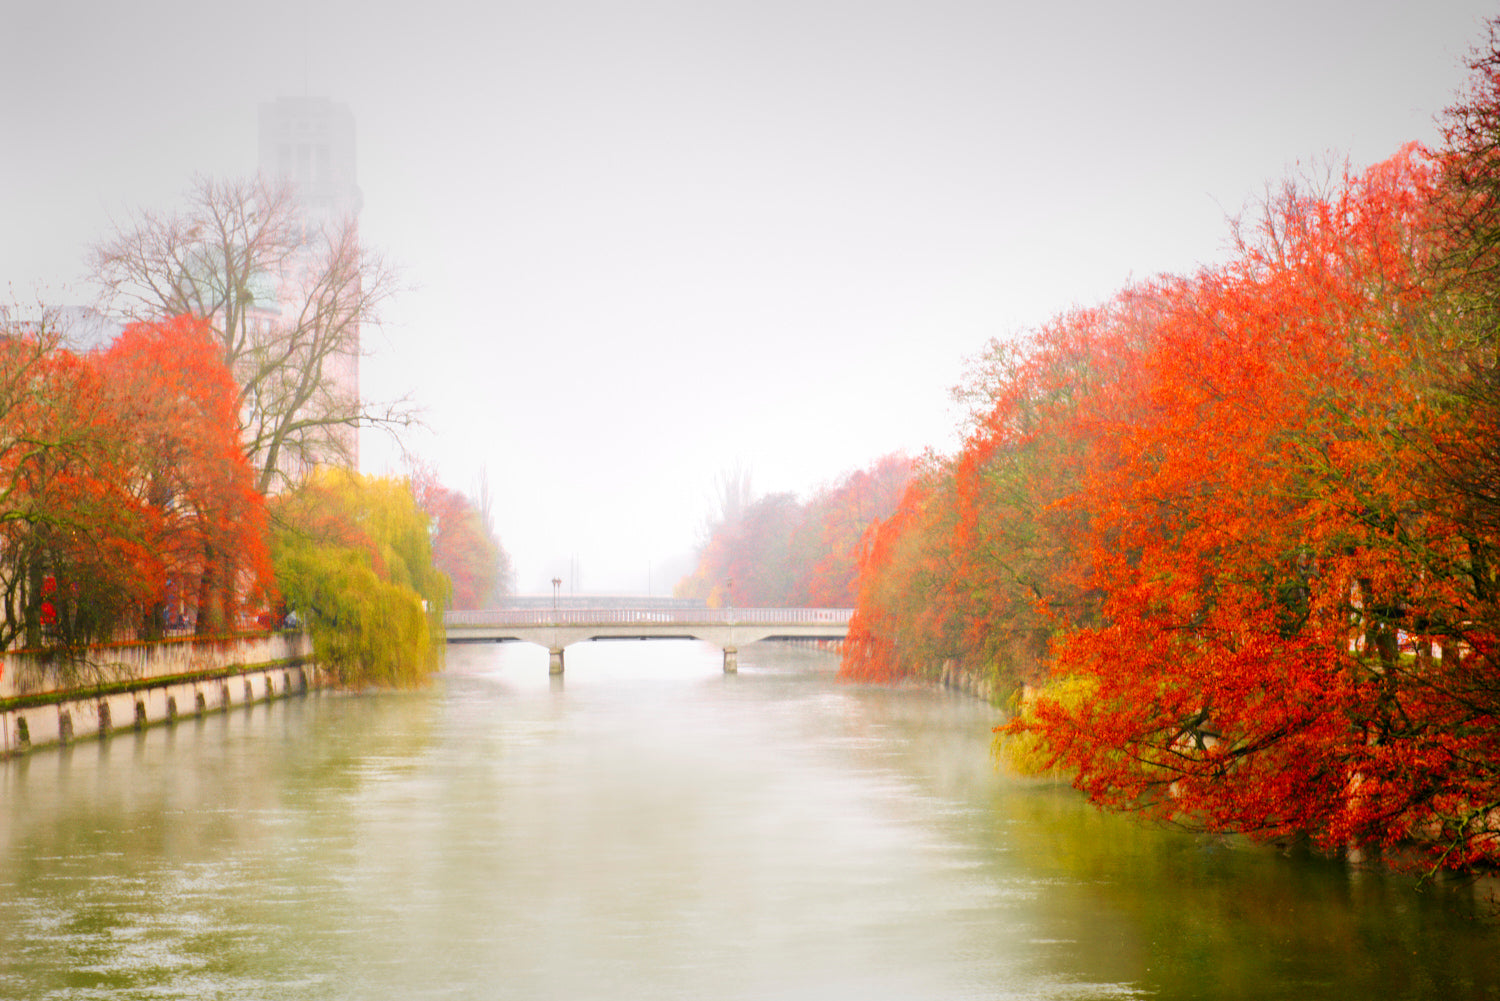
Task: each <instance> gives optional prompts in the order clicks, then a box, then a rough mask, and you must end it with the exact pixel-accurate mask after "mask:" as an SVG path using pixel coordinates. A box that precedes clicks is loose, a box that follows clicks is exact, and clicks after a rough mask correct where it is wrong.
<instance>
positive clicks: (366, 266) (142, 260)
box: [89, 176, 415, 492]
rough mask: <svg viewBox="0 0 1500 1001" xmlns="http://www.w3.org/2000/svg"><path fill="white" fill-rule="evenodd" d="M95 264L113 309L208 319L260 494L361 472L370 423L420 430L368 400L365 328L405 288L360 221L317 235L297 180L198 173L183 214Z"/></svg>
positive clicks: (130, 229) (137, 232)
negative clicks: (362, 379)
mask: <svg viewBox="0 0 1500 1001" xmlns="http://www.w3.org/2000/svg"><path fill="white" fill-rule="evenodd" d="M89 267H90V271H91V277H92V280H93V281H94V283H95V284H97V285H98V286H99V288H100V291H101V302H102V304H103V305H104V306H106V307H107V308H111V309H117V310H120V311H122V312H123V313H125V314H126V315H127V316H130V317H131V318H133V319H157V318H162V317H167V316H175V315H179V314H182V313H192V314H194V315H197V316H202V317H205V318H207V319H208V321H209V323H210V324H211V325H212V327H213V329H214V332H215V334H216V335H217V336H218V338H219V340H220V342H221V343H222V344H223V347H224V359H225V361H226V363H227V364H228V365H229V366H230V368H231V370H232V371H233V372H234V376H235V380H236V382H237V383H238V384H239V387H240V401H239V403H240V419H241V422H242V428H241V440H242V442H243V444H244V448H245V451H246V454H247V455H249V456H250V459H251V461H252V463H253V464H254V465H255V467H256V478H257V486H258V487H259V488H260V490H261V491H262V492H266V491H269V490H271V489H272V488H273V487H274V486H276V485H277V484H278V483H285V482H288V481H290V480H292V479H294V478H296V477H297V476H299V475H300V474H301V473H302V472H303V471H304V470H306V469H307V468H309V467H310V466H311V465H313V464H315V463H317V462H335V463H340V464H346V465H347V464H351V463H352V461H353V459H354V456H355V442H356V441H357V435H358V430H359V428H361V427H384V428H387V429H390V430H393V431H394V430H396V429H399V428H402V427H407V426H410V425H411V424H412V423H414V419H415V418H414V413H413V411H412V408H411V407H410V406H409V405H408V403H407V401H405V400H399V401H395V402H391V403H383V404H369V403H365V402H363V401H362V400H361V399H360V398H359V387H358V378H357V373H358V367H357V358H358V355H359V351H360V344H359V331H360V327H361V325H362V324H369V323H373V322H375V320H376V319H377V318H378V317H377V314H378V311H379V308H380V306H381V305H382V304H383V303H384V302H385V301H386V300H387V299H388V298H389V297H390V296H391V295H392V293H393V292H394V291H395V276H394V273H393V271H392V270H391V268H390V267H389V265H387V264H386V262H385V261H384V260H383V259H382V258H381V257H380V256H379V255H376V254H373V253H371V252H369V251H367V250H366V249H365V248H364V247H363V246H362V245H361V244H360V241H359V233H358V229H357V228H356V226H355V224H354V222H353V220H346V221H344V222H343V223H341V224H339V225H338V226H336V227H332V228H330V229H327V230H323V229H317V228H314V227H313V226H311V225H310V224H309V223H308V222H307V220H306V218H305V217H304V215H303V213H302V210H301V206H300V204H299V202H298V200H297V197H296V192H295V188H293V187H292V186H291V185H290V184H287V183H283V182H278V181H273V180H270V179H268V178H266V177H264V176H261V177H256V178H253V179H250V180H238V181H219V180H214V179H212V178H207V177H199V178H197V179H195V181H194V182H193V185H192V188H191V189H190V191H189V195H188V199H187V205H186V208H185V209H183V210H182V211H181V212H180V213H177V214H173V215H161V214H157V213H154V212H142V213H140V215H139V217H138V218H137V219H136V220H135V221H134V222H133V223H132V224H130V225H128V226H119V227H117V228H116V230H115V233H114V234H113V235H112V236H111V237H110V238H109V239H107V240H104V241H102V242H100V243H98V244H96V245H95V246H94V247H93V248H92V251H91V254H90V259H89Z"/></svg>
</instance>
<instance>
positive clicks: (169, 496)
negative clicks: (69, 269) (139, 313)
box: [100, 316, 272, 634]
mask: <svg viewBox="0 0 1500 1001" xmlns="http://www.w3.org/2000/svg"><path fill="white" fill-rule="evenodd" d="M100 364H101V366H102V369H103V371H104V373H105V374H106V377H107V380H108V384H109V386H110V389H111V391H112V393H113V398H114V407H115V409H116V411H117V413H118V414H119V415H120V418H121V420H122V421H123V422H124V424H125V426H126V427H128V428H130V430H131V436H130V442H131V448H130V453H129V470H130V476H129V480H128V482H129V484H130V487H131V489H132V491H133V492H134V494H135V497H136V500H137V501H138V502H139V503H140V504H141V505H143V506H145V507H146V508H148V509H149V510H151V511H152V512H153V513H154V514H155V516H156V519H157V527H156V533H157V535H156V538H155V540H154V546H153V549H154V551H155V553H156V554H157V555H158V557H159V558H160V559H161V560H162V561H163V564H164V569H165V573H166V575H167V579H168V581H170V585H169V587H164V588H163V589H162V591H161V594H160V601H159V603H158V608H157V619H158V620H159V621H162V620H165V618H166V617H167V616H168V615H169V614H170V613H171V612H173V611H175V610H174V609H169V608H167V604H168V601H169V599H171V598H175V599H177V600H179V601H181V602H182V603H183V604H184V605H186V606H187V608H189V609H191V610H193V611H194V612H195V614H196V629H197V631H198V633H199V634H216V633H221V632H223V631H225V630H226V629H229V628H232V627H233V626H234V625H235V624H236V613H237V612H238V611H239V610H240V608H241V606H242V605H244V604H245V603H246V601H247V600H255V601H260V600H263V597H264V592H265V590H266V589H267V588H269V586H270V585H271V581H272V577H271V570H270V556H269V551H268V548H267V541H266V538H267V537H266V532H267V524H266V511H265V503H264V499H263V498H262V497H261V495H260V494H259V493H258V492H257V491H256V489H255V483H254V470H253V469H252V467H251V466H250V464H249V461H248V460H247V458H246V456H245V453H244V450H243V448H242V446H241V442H240V439H239V431H238V429H239V414H238V413H237V411H236V400H237V398H238V390H237V388H236V385H235V382H234V379H233V377H232V376H231V374H230V372H229V370H228V368H227V367H226V366H225V364H224V362H223V351H222V349H221V348H220V347H219V345H218V344H216V343H215V341H214V339H213V337H212V333H211V331H210V330H209V328H208V327H207V325H206V324H205V323H204V322H203V321H201V320H198V319H196V318H193V317H186V316H184V317H177V318H174V319H171V320H165V321H162V322H158V323H136V324H132V325H131V326H129V327H127V328H126V329H125V331H124V332H123V333H122V334H121V335H120V337H119V338H118V339H117V340H116V341H115V342H114V344H113V345H112V346H111V347H110V348H109V350H108V351H107V352H106V353H105V354H104V355H103V357H102V358H101V359H100Z"/></svg>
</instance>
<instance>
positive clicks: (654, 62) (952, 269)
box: [0, 0, 1492, 594]
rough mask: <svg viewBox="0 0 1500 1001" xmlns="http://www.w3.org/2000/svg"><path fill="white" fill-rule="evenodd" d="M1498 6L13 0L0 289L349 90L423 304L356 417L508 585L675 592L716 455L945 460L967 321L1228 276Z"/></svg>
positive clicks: (968, 345) (772, 469)
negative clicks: (1236, 217)
mask: <svg viewBox="0 0 1500 1001" xmlns="http://www.w3.org/2000/svg"><path fill="white" fill-rule="evenodd" d="M1490 8H1491V5H1489V4H1485V3H1480V2H1478V0H1472V2H1471V0H1448V2H1442V3H1437V4H1415V3H1410V2H1375V3H1371V2H1362V3H1354V2H1341V3H1330V2H1321V3H1320V2H1317V0H1299V2H1296V3H1292V2H1275V3H1260V4H1205V3H1201V2H1180V3H1173V2H1167V3H1139V4H1120V3H1117V2H1104V0H1091V2H1075V3H1068V4H1042V3H1027V4H1020V3H1006V2H996V0H990V2H981V0H971V2H957V0H954V2H941V0H936V2H935V0H920V2H919V0H885V2H881V0H867V2H863V3H854V2H833V0H798V2H796V3H791V2H779V0H756V2H748V0H731V2H721V3H711V2H710V3H705V2H698V3H688V2H646V3H610V2H607V0H563V2H547V3H536V2H529V3H505V2H497V3H488V4H482V5H481V4H470V3H462V2H458V0H435V2H428V3H423V4H391V3H371V2H365V3H354V2H345V0H310V2H297V3H291V2H282V0H272V2H268V3H259V4H255V5H249V6H244V7H232V6H220V5H203V4H196V3H187V2H162V0H153V2H140V3H131V4H116V3H108V2H104V0H99V2H96V3H92V4H89V3H76V2H69V0H39V2H31V0H5V2H4V4H3V8H0V94H4V95H5V96H4V97H3V98H0V150H3V153H4V155H3V156H0V219H3V220H4V222H5V234H6V238H5V240H4V241H3V244H0V283H4V284H7V285H9V290H8V294H6V295H5V296H4V298H5V299H6V300H8V301H19V302H22V303H27V302H35V301H38V300H40V301H43V302H47V303H51V304H69V303H81V302H88V301H90V300H91V299H92V297H93V290H92V289H91V288H89V287H88V286H87V285H86V284H84V283H83V281H82V279H83V273H84V269H83V263H84V257H85V252H86V247H87V245H88V244H89V242H90V241H93V240H97V239H100V238H102V237H104V236H105V235H107V234H108V233H109V231H110V229H111V226H112V225H113V224H114V223H115V222H123V221H125V220H128V219H129V218H130V217H131V216H132V215H133V214H134V213H135V212H137V211H139V210H140V209H143V208H153V209H162V210H165V209H170V208H172V207H173V205H174V203H175V202H176V200H177V199H178V198H179V197H180V196H181V195H182V193H183V192H184V190H185V189H186V187H187V186H188V184H189V183H190V181H191V179H192V177H193V175H194V174H195V173H202V174H209V175H215V176H224V177H230V176H240V175H244V174H248V173H250V172H252V171H253V170H254V169H255V165H256V162H257V149H256V143H257V115H258V112H259V107H260V105H261V104H262V103H264V102H268V101H272V100H274V99H275V98H277V97H280V96H303V95H312V96H322V97H329V98H332V99H333V100H335V101H339V102H343V103H345V104H347V105H348V106H349V107H350V109H351V110H352V112H353V114H354V118H355V123H356V129H357V143H358V177H359V184H360V187H361V188H362V190H363V195H364V210H363V212H362V214H361V216H360V225H361V230H362V233H363V235H364V238H365V240H366V242H367V243H368V244H369V245H370V246H371V247H373V248H376V249H379V250H380V251H382V252H383V253H385V254H386V255H387V256H389V258H390V259H391V260H392V261H393V262H395V263H396V264H397V265H398V267H399V268H400V270H401V272H402V276H403V283H404V285H405V290H404V291H403V292H402V294H401V295H400V296H399V297H398V298H397V299H395V300H394V301H393V302H391V304H390V305H389V307H388V308H387V309H386V311H385V314H384V317H383V323H382V324H381V326H380V327H379V328H378V329H370V330H367V331H366V333H365V345H366V348H367V349H368V350H370V351H372V355H371V357H369V358H367V359H366V360H365V362H364V365H363V371H362V375H361V379H362V384H363V387H364V390H365V392H366V394H367V395H368V396H370V397H374V398H391V397H398V396H403V395H408V394H409V395H410V396H411V397H412V398H413V399H414V400H415V401H416V402H417V403H418V404H419V405H420V406H421V407H422V408H423V410H424V413H425V420H426V429H425V430H423V431H420V432H417V433H414V434H412V435H410V436H409V437H408V439H407V442H406V445H407V447H408V448H409V449H410V450H411V452H412V453H414V454H415V455H417V456H419V457H421V458H422V459H424V460H425V461H427V462H429V463H431V464H432V465H433V466H434V467H435V468H436V469H437V471H438V473H439V474H440V476H441V477H442V478H443V479H444V480H445V481H446V482H448V483H449V484H451V485H453V486H455V487H459V488H463V489H472V488H473V486H474V483H475V481H476V478H477V476H478V474H479V471H480V469H481V468H482V467H483V468H487V470H488V476H489V481H490V485H491V487H492V489H493V490H494V492H495V498H496V503H495V515H496V521H497V526H496V527H497V529H498V530H499V532H500V535H501V537H502V539H503V541H504V543H505V545H506V547H507V548H508V549H509V550H510V552H511V553H512V554H513V556H514V558H515V561H516V564H517V568H518V572H519V583H520V585H521V589H522V590H523V591H536V592H544V591H550V587H549V585H548V584H547V581H548V580H550V578H552V577H554V576H561V577H563V578H564V579H565V580H566V582H567V583H566V587H567V588H568V589H569V590H580V591H583V590H588V591H640V592H643V591H646V590H647V589H648V587H649V589H650V590H652V591H654V592H655V593H657V594H663V593H667V591H669V589H670V586H671V583H672V576H673V574H675V573H676V572H680V571H681V569H682V568H683V566H684V559H685V554H690V553H691V550H692V549H693V547H694V545H695V543H696V542H697V541H698V538H699V533H700V532H701V530H702V526H703V523H704V519H705V516H706V515H707V514H708V512H709V510H710V507H711V504H710V493H711V490H712V486H713V481H714V477H715V475H716V474H717V473H718V472H719V471H721V470H723V469H726V468H729V467H732V466H736V465H744V466H748V467H749V468H751V469H752V470H753V475H754V482H755V486H756V488H757V489H758V490H759V491H780V490H789V491H795V492H798V493H799V494H802V495H803V496H806V495H807V494H808V493H809V492H811V491H813V490H815V489H816V488H817V487H818V486H820V485H822V484H824V483H826V482H829V481H831V480H833V479H834V478H836V477H837V476H838V475H839V474H841V473H843V472H845V471H847V470H849V469H851V468H854V467H856V466H861V465H864V464H867V463H869V462H870V461H872V460H874V459H875V458H877V457H878V456H880V455H882V454H884V453H887V452H891V451H898V450H900V451H906V452H908V453H912V454H915V453H918V452H921V451H922V450H923V449H925V448H928V447H933V448H937V449H940V450H942V449H947V448H951V447H952V445H953V444H954V437H953V436H954V434H955V431H954V428H955V426H956V423H957V414H956V413H955V411H954V409H953V406H952V404H951V403H950V400H949V388H950V387H951V386H952V385H953V384H954V383H956V382H957V381H958V380H959V379H960V377H961V375H962V373H963V370H964V360H965V358H967V357H970V356H973V355H974V354H975V353H976V352H978V351H979V350H981V349H982V347H983V345H984V343H985V342H986V340H987V339H988V338H990V337H1005V336H1010V335H1012V334H1014V333H1016V332H1017V331H1020V330H1023V329H1025V328H1026V327H1027V326H1029V325H1034V324H1036V323H1039V322H1041V321H1043V320H1045V319H1046V318H1047V317H1048V316H1051V315H1054V314H1056V313H1058V312H1061V311H1063V310H1066V309H1068V308H1070V307H1072V306H1074V305H1086V304H1090V303H1094V302H1097V301H1099V300H1101V299H1103V298H1104V297H1106V296H1107V295H1109V294H1110V293H1111V292H1112V291H1114V290H1116V289H1118V288H1120V287H1121V286H1122V285H1124V284H1125V283H1127V282H1128V281H1130V280H1132V279H1133V278H1135V279H1139V278H1145V277H1148V276H1150V275H1152V274H1155V273H1158V272H1162V271H1173V272H1180V271H1187V270H1191V269H1193V268H1194V267H1196V266H1198V265H1199V264H1203V263H1208V262H1211V261H1214V260H1216V259H1218V257H1219V254H1220V251H1221V249H1222V248H1223V246H1224V241H1225V238H1226V236H1227V233H1228V228H1227V225H1226V218H1227V217H1228V216H1230V215H1232V214H1234V213H1236V212H1238V211H1239V210H1240V208H1241V207H1242V206H1243V205H1244V204H1245V203H1246V202H1247V200H1253V199H1254V198H1255V197H1256V196H1257V195H1258V194H1259V193H1260V192H1261V191H1263V190H1264V188H1265V186H1266V185H1267V184H1268V183H1272V182H1274V181H1275V180H1277V179H1278V178H1280V177H1282V176H1283V175H1284V174H1285V173H1287V172H1288V170H1290V169H1294V168H1295V166H1296V165H1297V164H1298V163H1304V164H1306V163H1309V162H1311V161H1314V160H1318V159H1326V158H1327V157H1329V156H1330V155H1332V156H1334V157H1347V158H1348V159H1349V160H1350V161H1351V162H1352V163H1354V164H1355V165H1364V164H1367V163H1370V162H1373V161H1375V160H1378V159H1381V158H1383V157H1385V156H1387V155H1389V154H1391V153H1393V152H1394V151H1395V150H1396V149H1397V147H1398V146H1399V145H1400V144H1402V143H1403V142H1406V141H1409V140H1420V141H1434V140H1435V139H1436V138H1437V129H1436V126H1435V118H1436V116H1437V115H1438V114H1439V113H1440V112H1441V110H1442V108H1443V107H1444V106H1446V105H1447V104H1449V103H1451V102H1452V100H1453V99H1454V97H1455V95H1456V93H1457V91H1458V89H1459V88H1460V87H1461V85H1462V83H1463V80H1464V78H1465V70H1464V68H1463V65H1462V63H1463V59H1464V57H1465V55H1466V53H1467V52H1468V51H1469V49H1470V48H1472V47H1473V46H1474V45H1476V44H1477V43H1479V41H1480V40H1481V38H1482V36H1483V30H1484V29H1483V18H1484V17H1486V16H1488V15H1489V14H1491V13H1492V10H1491V9H1490ZM0 291H4V290H0ZM362 449H363V465H364V467H365V469H366V471H367V472H373V473H400V472H402V471H403V470H404V468H405V467H404V462H405V458H404V457H403V455H402V453H401V451H400V450H399V449H398V448H396V447H395V446H394V445H393V444H392V443H391V442H389V441H388V440H387V439H385V438H383V437H381V436H378V435H370V436H368V437H367V438H366V439H365V440H364V442H363V445H362Z"/></svg>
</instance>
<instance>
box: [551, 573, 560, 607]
mask: <svg viewBox="0 0 1500 1001" xmlns="http://www.w3.org/2000/svg"><path fill="white" fill-rule="evenodd" d="M560 587H562V578H561V577H553V578H552V611H553V612H556V611H557V589H558V588H560Z"/></svg>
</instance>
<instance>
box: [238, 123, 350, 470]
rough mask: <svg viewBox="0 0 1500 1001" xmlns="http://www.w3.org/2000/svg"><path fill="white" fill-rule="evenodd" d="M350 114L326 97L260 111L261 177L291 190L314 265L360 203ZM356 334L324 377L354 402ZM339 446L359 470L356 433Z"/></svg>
mask: <svg viewBox="0 0 1500 1001" xmlns="http://www.w3.org/2000/svg"><path fill="white" fill-rule="evenodd" d="M354 152H355V146H354V113H353V112H352V111H350V110H349V106H348V105H347V104H341V103H339V102H337V101H332V100H330V99H328V98H326V97H280V98H277V99H276V100H275V101H272V102H269V103H266V104H262V105H261V106H260V172H261V173H262V174H263V175H266V176H268V177H275V178H279V179H282V180H286V181H290V182H292V184H293V185H295V187H296V190H297V195H298V198H299V200H300V202H301V205H302V213H303V217H304V221H305V223H306V226H307V232H308V234H309V237H310V240H309V259H310V260H316V258H317V255H318V254H319V251H321V250H323V249H326V243H325V242H324V241H323V240H321V239H320V238H319V234H322V233H331V232H334V231H336V230H337V229H338V228H339V227H341V226H343V225H344V224H345V222H348V223H350V224H353V225H357V224H358V221H359V210H360V208H361V206H362V205H363V202H364V196H363V195H362V194H361V193H360V190H359V183H358V179H357V175H356V173H355V156H354ZM359 354H360V350H359V333H358V331H357V330H356V331H355V333H354V337H353V343H352V344H351V345H349V347H348V349H347V350H345V351H341V352H340V353H339V354H338V355H337V356H336V357H335V358H334V359H333V365H332V371H327V372H325V373H324V375H325V377H327V378H330V379H331V380H332V381H333V384H334V386H335V387H336V388H337V389H338V391H339V392H340V393H341V394H349V395H351V396H352V397H353V398H354V399H356V400H357V399H358V398H359ZM338 433H339V434H340V435H341V436H342V439H341V441H342V446H343V448H344V449H346V450H347V451H348V454H349V455H350V456H351V457H352V459H353V460H354V466H355V468H358V466H359V432H358V431H357V430H355V429H352V428H349V429H340V431H339V432H338Z"/></svg>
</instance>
